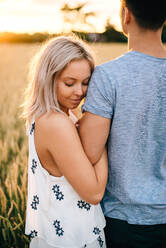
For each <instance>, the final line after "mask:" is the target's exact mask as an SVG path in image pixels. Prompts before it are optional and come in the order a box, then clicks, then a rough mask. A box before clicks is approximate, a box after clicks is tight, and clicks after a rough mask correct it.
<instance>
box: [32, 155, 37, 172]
mask: <svg viewBox="0 0 166 248" xmlns="http://www.w3.org/2000/svg"><path fill="white" fill-rule="evenodd" d="M36 168H37V161H36V160H35V159H34V158H33V159H32V167H31V170H32V173H33V174H35V170H36Z"/></svg>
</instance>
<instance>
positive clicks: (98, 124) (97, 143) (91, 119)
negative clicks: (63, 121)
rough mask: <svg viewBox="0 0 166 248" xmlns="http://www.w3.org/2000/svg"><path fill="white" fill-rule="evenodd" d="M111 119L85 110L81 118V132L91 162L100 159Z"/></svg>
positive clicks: (93, 162)
mask: <svg viewBox="0 0 166 248" xmlns="http://www.w3.org/2000/svg"><path fill="white" fill-rule="evenodd" d="M110 124H111V119H109V118H105V117H102V116H99V115H95V114H92V113H90V112H85V114H84V116H83V117H82V119H81V120H80V125H79V134H80V138H81V142H82V145H83V148H84V150H85V153H86V155H87V156H88V158H89V160H90V162H91V163H92V164H95V163H96V162H98V160H99V159H100V157H101V155H102V153H103V151H104V147H105V144H106V142H107V138H108V135H109V131H110Z"/></svg>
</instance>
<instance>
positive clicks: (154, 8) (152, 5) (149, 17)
mask: <svg viewBox="0 0 166 248" xmlns="http://www.w3.org/2000/svg"><path fill="white" fill-rule="evenodd" d="M123 2H124V3H126V6H127V7H128V8H129V9H130V11H131V12H132V13H133V15H134V17H135V20H136V22H137V24H138V25H139V26H140V27H142V28H145V29H151V30H157V29H159V28H161V27H162V25H163V24H164V22H165V20H166V0H156V1H154V0H123Z"/></svg>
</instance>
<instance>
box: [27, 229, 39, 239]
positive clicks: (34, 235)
mask: <svg viewBox="0 0 166 248" xmlns="http://www.w3.org/2000/svg"><path fill="white" fill-rule="evenodd" d="M29 237H30V239H33V238H35V237H37V231H36V230H32V231H31V232H30V234H29Z"/></svg>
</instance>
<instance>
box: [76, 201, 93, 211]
mask: <svg viewBox="0 0 166 248" xmlns="http://www.w3.org/2000/svg"><path fill="white" fill-rule="evenodd" d="M77 206H78V207H79V208H81V209H83V208H84V209H86V210H87V211H89V210H90V208H91V205H90V204H89V203H87V202H85V201H83V200H80V201H78V202H77Z"/></svg>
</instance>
